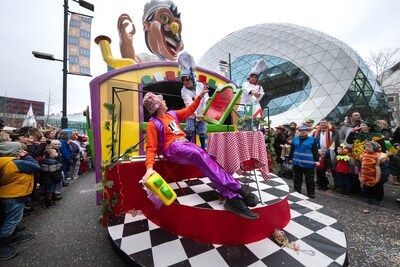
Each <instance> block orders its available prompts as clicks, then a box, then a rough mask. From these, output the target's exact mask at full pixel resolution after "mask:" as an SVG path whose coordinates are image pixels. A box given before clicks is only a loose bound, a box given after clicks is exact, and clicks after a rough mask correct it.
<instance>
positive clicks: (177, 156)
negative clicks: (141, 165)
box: [142, 88, 259, 219]
mask: <svg viewBox="0 0 400 267" xmlns="http://www.w3.org/2000/svg"><path fill="white" fill-rule="evenodd" d="M207 92H208V89H207V88H204V89H203V90H202V91H201V92H200V94H199V95H198V96H197V97H196V99H195V100H194V101H193V103H192V104H191V105H189V106H188V107H186V108H183V109H181V110H176V111H175V110H170V111H168V112H167V110H168V107H167V105H166V103H165V101H164V100H163V98H162V96H161V95H155V94H153V93H150V92H148V93H146V95H145V96H144V98H143V106H144V107H146V108H147V110H148V111H149V113H150V114H151V116H152V117H151V119H150V120H149V123H148V125H147V129H146V138H147V146H146V173H145V175H144V176H143V178H142V181H146V180H147V179H148V178H149V177H150V176H151V175H152V174H153V173H155V171H154V170H153V165H154V161H155V156H156V154H159V155H160V154H162V155H163V156H164V157H165V158H166V159H167V160H169V161H171V162H174V163H177V164H191V165H195V166H196V167H197V168H198V169H199V170H201V172H202V173H203V174H204V175H205V176H207V177H208V178H209V179H210V180H211V182H212V183H213V184H214V186H215V189H216V190H217V191H218V193H219V194H220V195H221V196H222V197H224V198H225V199H226V202H225V204H224V206H225V208H226V209H227V210H230V211H232V212H234V213H236V214H238V215H239V216H242V217H244V218H246V219H257V218H258V217H259V215H258V214H257V213H255V212H253V211H251V210H250V209H249V208H248V206H251V207H254V206H256V205H257V203H258V198H257V196H256V195H254V194H253V193H251V192H250V191H248V190H247V189H245V188H244V187H242V186H241V184H240V183H239V182H238V181H237V180H236V179H234V178H233V177H232V175H230V174H228V173H227V172H225V171H224V170H223V169H222V168H221V166H220V165H219V164H218V163H217V162H216V161H215V160H213V159H212V158H211V157H210V155H209V154H208V153H207V152H206V151H205V150H204V149H201V148H200V147H198V146H197V145H196V144H194V143H192V142H189V141H188V140H187V139H186V134H185V132H184V131H182V129H181V128H180V122H182V121H184V120H185V119H187V118H188V117H190V116H191V115H193V113H194V112H195V111H196V109H197V108H198V107H199V105H200V102H201V100H202V98H203V96H204V95H205V94H206V93H207Z"/></svg>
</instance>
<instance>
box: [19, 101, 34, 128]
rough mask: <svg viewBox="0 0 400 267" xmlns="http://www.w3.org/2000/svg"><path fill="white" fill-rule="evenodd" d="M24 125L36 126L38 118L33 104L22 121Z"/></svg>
mask: <svg viewBox="0 0 400 267" xmlns="http://www.w3.org/2000/svg"><path fill="white" fill-rule="evenodd" d="M24 126H32V127H36V119H35V114H33V109H32V104H31V105H30V106H29V110H28V113H27V114H26V116H25V119H24V121H23V122H22V127H24Z"/></svg>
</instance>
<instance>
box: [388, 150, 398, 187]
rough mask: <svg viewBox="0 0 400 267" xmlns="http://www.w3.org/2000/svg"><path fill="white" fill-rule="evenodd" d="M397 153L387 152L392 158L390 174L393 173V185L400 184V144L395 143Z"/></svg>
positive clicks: (390, 158)
mask: <svg viewBox="0 0 400 267" xmlns="http://www.w3.org/2000/svg"><path fill="white" fill-rule="evenodd" d="M393 146H394V147H395V148H396V151H397V153H390V154H389V153H387V155H388V156H389V160H390V174H391V175H392V185H400V183H399V181H400V180H399V179H400V144H399V143H394V144H393Z"/></svg>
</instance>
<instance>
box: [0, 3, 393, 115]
mask: <svg viewBox="0 0 400 267" xmlns="http://www.w3.org/2000/svg"><path fill="white" fill-rule="evenodd" d="M89 2H91V3H93V4H94V5H95V12H94V13H93V12H91V11H88V10H85V9H82V8H80V7H79V5H78V3H75V2H73V1H71V0H70V1H69V6H70V10H71V11H76V12H80V13H86V14H90V15H93V16H94V19H93V24H92V40H93V39H94V38H95V37H96V36H97V35H100V34H104V35H107V36H109V37H110V38H111V39H112V44H111V48H112V52H113V55H114V56H115V57H120V52H119V45H118V43H119V38H118V32H117V27H116V25H117V20H118V17H119V15H120V14H122V13H128V14H129V15H130V16H131V18H132V20H133V23H134V24H135V26H136V35H135V40H134V47H135V50H136V52H148V50H147V47H146V45H145V42H144V32H143V26H142V21H141V18H142V15H143V7H144V4H145V3H146V2H147V0H112V1H106V0H89ZM174 2H175V4H176V5H177V6H178V10H179V12H180V13H181V20H182V24H183V27H182V28H183V30H182V37H183V41H184V44H185V50H186V51H188V52H189V53H191V54H192V55H193V56H194V58H195V60H196V61H198V60H199V59H200V57H201V56H202V55H203V54H204V52H205V51H206V50H207V49H208V48H210V47H211V46H212V45H214V44H215V43H216V42H217V41H219V40H221V39H222V38H223V37H224V36H226V35H228V34H229V33H231V32H234V31H237V30H240V29H242V28H245V27H248V26H252V25H255V24H261V23H274V22H285V23H293V24H298V25H301V26H306V27H310V28H313V29H316V30H319V31H322V32H324V33H326V34H328V35H331V36H333V37H336V38H338V39H339V40H341V41H343V42H345V43H346V44H348V45H350V46H351V47H352V48H353V49H354V50H356V51H357V52H358V53H359V54H360V55H361V56H362V57H363V58H364V59H366V58H368V57H369V55H370V52H371V51H379V50H381V49H384V48H387V47H392V48H393V47H399V46H400V34H399V28H400V15H399V10H400V1H398V0H369V1H365V0H360V1H358V0H357V1H350V0H335V1H321V0H315V1H314V0H302V1H299V0H290V1H289V0H280V1H269V0H268V1H267V0H259V1H257V0H245V1H230V0H218V1H217V0H201V1H192V0H175V1H174ZM0 33H1V36H2V38H1V42H0V55H1V58H0V59H1V60H0V73H1V78H0V95H1V96H8V97H16V98H27V99H31V100H37V101H45V102H47V99H48V95H49V92H52V94H53V95H55V96H56V101H55V102H53V106H51V112H52V113H58V112H60V111H61V106H62V103H61V99H62V71H61V69H62V63H61V62H57V61H55V62H52V61H46V60H40V59H36V58H34V57H33V55H32V50H36V51H41V52H46V53H50V54H54V56H55V57H56V58H62V52H63V43H62V42H63V0H34V1H32V0H15V1H2V4H1V16H0ZM91 63H92V65H91V71H92V75H93V76H94V77H95V76H98V75H100V74H102V73H104V72H105V71H106V65H105V63H104V62H103V60H102V58H101V54H100V49H99V47H98V46H97V45H96V44H95V43H94V42H93V41H92V52H91ZM91 79H92V78H90V77H81V76H74V75H68V106H67V110H68V113H73V112H81V111H82V110H83V109H85V107H86V106H87V105H89V103H90V100H89V98H90V95H89V82H90V80H91ZM46 106H47V103H46ZM46 109H47V107H46Z"/></svg>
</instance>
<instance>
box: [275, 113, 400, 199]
mask: <svg viewBox="0 0 400 267" xmlns="http://www.w3.org/2000/svg"><path fill="white" fill-rule="evenodd" d="M268 139H269V140H270V143H271V147H272V148H273V149H272V150H271V151H270V152H272V154H274V155H275V157H274V159H275V160H274V164H273V165H274V168H273V169H274V171H276V172H277V174H278V175H279V176H282V177H286V178H288V179H293V183H294V190H295V191H297V192H299V193H301V185H302V181H303V177H304V180H305V182H306V191H307V195H308V196H309V197H310V198H315V189H316V188H317V189H318V190H322V191H326V190H335V191H337V192H338V193H340V194H343V196H344V197H349V196H350V195H352V194H353V195H354V194H358V195H361V196H362V197H363V200H364V201H365V202H366V203H368V204H371V205H376V206H380V205H381V202H382V200H383V198H384V186H383V185H384V184H385V183H386V182H388V183H390V184H392V185H394V186H398V185H400V180H399V179H400V153H399V150H400V126H397V127H389V124H388V123H387V122H386V121H385V120H376V121H364V120H362V118H361V115H360V113H359V112H356V111H355V112H352V113H351V114H350V115H349V116H348V117H347V118H346V120H345V121H344V122H342V123H341V124H340V125H333V124H332V123H330V122H329V121H328V120H327V119H322V120H320V121H319V122H318V124H317V125H314V120H312V119H305V120H304V122H302V123H301V124H300V125H299V126H298V125H297V123H295V122H291V123H287V124H283V125H279V126H277V127H276V128H275V131H272V130H271V131H270V132H269V138H268Z"/></svg>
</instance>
